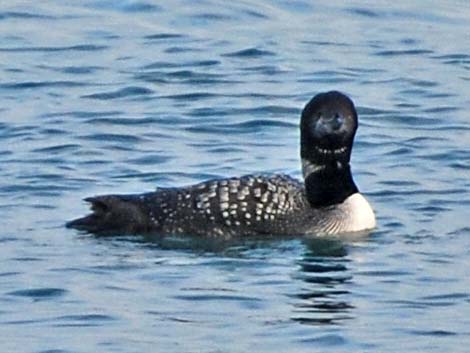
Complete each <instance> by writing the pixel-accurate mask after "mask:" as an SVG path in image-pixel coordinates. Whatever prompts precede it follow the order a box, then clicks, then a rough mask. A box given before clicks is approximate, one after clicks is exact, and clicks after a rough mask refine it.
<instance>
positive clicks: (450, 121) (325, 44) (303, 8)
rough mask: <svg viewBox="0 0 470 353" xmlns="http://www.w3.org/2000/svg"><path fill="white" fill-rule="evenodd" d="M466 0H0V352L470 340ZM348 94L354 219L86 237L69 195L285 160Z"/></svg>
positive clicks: (261, 168) (78, 205) (293, 348)
mask: <svg viewBox="0 0 470 353" xmlns="http://www.w3.org/2000/svg"><path fill="white" fill-rule="evenodd" d="M469 21H470V4H468V3H467V2H464V1H459V0H449V1H441V2H437V1H434V2H432V4H431V2H429V3H424V2H422V1H413V0H411V1H396V2H386V1H379V2H377V1H360V2H359V1H351V2H342V1H337V0H333V1H315V2H313V1H306V0H296V1H284V0H261V1H250V0H245V1H231V2H226V1H221V0H205V1H198V2H194V1H187V0H176V1H161V2H152V1H150V0H142V1H138V0H117V1H111V0H86V1H62V0H46V1H31V0H29V1H28V0H26V1H19V0H12V1H4V2H2V4H0V143H1V147H0V336H1V340H0V351H1V352H34V353H40V352H41V353H45V352H49V353H51V352H56V353H58V352H61V353H71V352H74V353H75V352H77V353H84V352H126V353H129V352H213V353H216V352H260V353H262V352H390V353H392V352H393V353H396V352H446V353H447V352H453V353H459V352H462V353H463V352H468V349H469V348H468V347H469V344H470V291H469V288H470V260H469V258H470V211H469V209H470V191H469V190H470V120H469V114H468V112H467V109H468V107H469V106H470V97H469V94H468V92H469V91H470V36H469V27H468V23H469ZM330 89H339V90H341V91H344V92H346V93H347V94H349V95H350V96H351V97H352V98H353V100H354V101H355V102H356V104H357V106H358V111H359V114H360V129H359V131H358V136H357V141H356V144H355V148H354V152H353V161H352V163H353V171H354V174H355V178H356V181H357V183H358V185H359V187H360V189H361V190H362V191H363V192H364V193H365V194H366V195H367V197H368V198H369V200H370V201H371V203H372V204H373V206H374V209H375V210H376V213H377V217H378V227H377V229H376V230H375V231H374V232H372V234H370V236H369V237H366V238H360V239H355V240H346V241H338V240H334V239H310V240H307V239H302V238H294V239H292V238H291V239H249V240H246V241H214V240H210V239H192V238H191V237H188V238H184V239H180V238H166V239H161V238H158V237H144V236H135V237H129V236H127V237H126V236H123V237H119V236H118V237H110V238H98V237H95V236H92V235H87V234H83V233H79V232H77V231H74V230H69V229H65V228H64V223H65V221H67V220H70V219H71V218H74V217H77V216H80V215H83V214H84V213H85V212H86V211H87V206H86V205H85V204H84V203H83V202H82V201H81V199H82V198H83V197H86V196H90V195H94V194H100V193H132V192H141V191H150V190H153V189H154V188H155V187H156V186H157V185H158V186H174V185H186V184H190V183H195V182H199V181H202V180H206V179H208V178H213V177H226V176H234V175H241V174H245V173H251V172H263V173H271V172H273V173H275V172H282V173H287V174H290V175H293V176H296V177H301V174H300V161H299V156H298V154H299V146H298V139H299V130H298V121H299V114H300V111H301V109H302V107H303V105H304V104H305V103H306V102H307V101H308V100H309V99H310V98H311V97H312V96H313V95H314V94H316V93H318V92H321V91H325V90H330Z"/></svg>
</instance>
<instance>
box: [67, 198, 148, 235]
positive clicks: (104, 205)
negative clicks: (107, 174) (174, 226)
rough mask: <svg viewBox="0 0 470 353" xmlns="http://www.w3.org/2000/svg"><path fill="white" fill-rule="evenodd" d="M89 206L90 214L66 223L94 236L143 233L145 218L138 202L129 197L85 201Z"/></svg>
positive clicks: (69, 226)
mask: <svg viewBox="0 0 470 353" xmlns="http://www.w3.org/2000/svg"><path fill="white" fill-rule="evenodd" d="M85 201H86V202H89V203H90V204H91V210H92V213H90V214H89V215H87V216H85V217H82V218H77V219H74V220H72V221H70V222H67V223H66V227H67V228H75V229H78V230H84V231H87V232H90V233H95V234H101V235H103V234H119V233H121V234H130V233H138V232H143V231H145V228H146V224H147V221H146V218H147V217H146V216H145V213H144V212H143V210H142V207H140V205H139V200H138V198H136V197H133V196H131V195H129V196H124V195H104V196H94V197H88V198H86V199H85Z"/></svg>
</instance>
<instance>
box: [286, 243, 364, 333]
mask: <svg viewBox="0 0 470 353" xmlns="http://www.w3.org/2000/svg"><path fill="white" fill-rule="evenodd" d="M356 241H357V240H356ZM304 244H305V253H304V254H303V256H302V258H301V259H300V260H299V261H298V265H299V272H298V275H297V278H298V279H299V280H300V281H302V282H303V283H302V286H301V290H300V291H299V292H298V293H295V294H293V295H292V297H293V298H294V299H295V303H294V310H293V314H292V317H291V319H292V320H293V321H296V322H298V323H301V324H305V325H312V326H317V325H338V324H341V323H342V322H343V321H345V320H350V319H352V318H353V314H352V311H353V310H354V306H353V305H352V303H351V302H350V299H349V297H350V291H349V289H348V282H350V281H351V279H352V275H351V273H350V271H349V270H348V267H347V264H348V262H349V260H348V258H347V255H348V243H347V242H344V241H341V240H338V239H326V238H317V239H308V240H305V241H304Z"/></svg>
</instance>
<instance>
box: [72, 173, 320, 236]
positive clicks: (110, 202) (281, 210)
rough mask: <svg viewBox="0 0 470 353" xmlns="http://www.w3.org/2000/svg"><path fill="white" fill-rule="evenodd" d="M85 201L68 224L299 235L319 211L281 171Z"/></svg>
mask: <svg viewBox="0 0 470 353" xmlns="http://www.w3.org/2000/svg"><path fill="white" fill-rule="evenodd" d="M85 200H86V201H88V202H90V203H91V205H92V210H93V213H92V214H90V215H88V216H86V217H83V218H80V219H77V220H74V221H71V222H69V223H68V224H67V226H68V227H71V228H77V229H81V230H86V231H89V232H93V233H149V232H151V233H159V234H195V235H198V234H201V235H217V236H224V235H226V236H230V235H245V234H272V235H276V234H283V235H288V234H303V233H305V232H306V230H307V229H308V227H309V225H310V226H311V223H312V222H313V223H317V221H316V220H315V218H316V215H317V214H318V212H314V210H312V209H311V208H310V207H309V205H308V201H307V199H306V198H305V190H304V187H303V185H302V184H301V183H300V182H299V181H297V180H295V179H293V178H291V177H289V176H286V175H274V176H262V175H246V176H243V177H240V178H230V179H220V180H210V181H207V182H203V183H200V184H196V185H192V186H188V187H182V188H164V189H159V190H157V191H155V192H149V193H145V194H138V195H103V196H96V197H90V198H87V199H85Z"/></svg>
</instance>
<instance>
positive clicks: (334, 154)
mask: <svg viewBox="0 0 470 353" xmlns="http://www.w3.org/2000/svg"><path fill="white" fill-rule="evenodd" d="M356 130H357V113H356V108H355V107H354V103H353V102H352V101H351V99H349V98H348V97H347V96H346V95H344V94H342V93H340V92H337V91H331V92H326V93H320V94H318V95H316V96H315V97H313V98H312V100H310V102H308V104H307V105H306V106H305V108H304V110H303V111H302V118H301V122H300V135H301V157H302V159H307V160H309V161H311V162H312V163H314V164H317V165H324V164H328V163H332V162H335V163H336V161H339V162H341V163H346V164H347V163H349V160H350V157H351V149H352V144H353V140H354V135H355V134H356Z"/></svg>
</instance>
